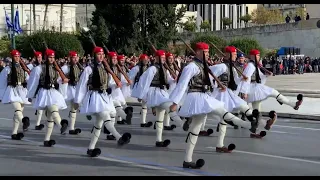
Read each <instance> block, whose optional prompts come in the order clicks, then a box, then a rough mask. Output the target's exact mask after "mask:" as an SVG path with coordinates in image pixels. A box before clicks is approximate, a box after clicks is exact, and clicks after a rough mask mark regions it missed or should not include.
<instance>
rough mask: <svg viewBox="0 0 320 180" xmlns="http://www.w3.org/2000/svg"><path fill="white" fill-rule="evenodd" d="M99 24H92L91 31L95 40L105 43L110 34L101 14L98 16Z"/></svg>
mask: <svg viewBox="0 0 320 180" xmlns="http://www.w3.org/2000/svg"><path fill="white" fill-rule="evenodd" d="M98 23H99V26H92V27H91V28H92V31H93V32H94V34H93V36H94V39H95V41H96V42H98V43H99V44H102V43H104V44H107V43H108V38H109V35H110V32H109V29H108V27H107V25H106V21H105V20H104V19H103V17H102V16H99V17H98Z"/></svg>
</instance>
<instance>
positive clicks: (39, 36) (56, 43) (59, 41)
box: [16, 31, 84, 58]
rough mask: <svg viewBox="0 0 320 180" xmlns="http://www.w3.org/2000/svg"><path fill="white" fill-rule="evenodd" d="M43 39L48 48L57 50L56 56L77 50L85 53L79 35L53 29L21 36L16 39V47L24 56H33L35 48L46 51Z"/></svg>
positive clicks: (63, 55) (80, 53)
mask: <svg viewBox="0 0 320 180" xmlns="http://www.w3.org/2000/svg"><path fill="white" fill-rule="evenodd" d="M43 40H45V42H46V43H47V45H48V48H50V49H52V50H54V51H55V52H56V57H57V58H61V57H65V56H67V55H68V53H69V51H77V52H78V54H79V55H83V53H84V51H83V48H82V46H81V43H80V41H79V40H78V39H77V36H75V35H73V34H69V33H58V32H53V31H41V32H40V31H39V32H36V33H34V34H32V35H31V36H26V35H25V36H19V38H17V40H16V42H17V43H16V47H17V49H18V50H19V51H21V53H22V56H24V57H32V56H33V50H32V48H31V46H30V44H32V46H33V47H34V48H35V50H36V51H41V52H45V46H44V44H43Z"/></svg>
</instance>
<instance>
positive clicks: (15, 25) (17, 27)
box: [14, 7, 22, 34]
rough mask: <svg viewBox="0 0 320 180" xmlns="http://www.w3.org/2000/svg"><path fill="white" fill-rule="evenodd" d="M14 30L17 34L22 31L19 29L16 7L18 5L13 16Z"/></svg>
mask: <svg viewBox="0 0 320 180" xmlns="http://www.w3.org/2000/svg"><path fill="white" fill-rule="evenodd" d="M14 31H15V32H16V33H17V34H21V33H22V29H21V26H20V19H19V9H18V7H17V10H16V15H15V17H14Z"/></svg>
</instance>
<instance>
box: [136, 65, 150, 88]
mask: <svg viewBox="0 0 320 180" xmlns="http://www.w3.org/2000/svg"><path fill="white" fill-rule="evenodd" d="M138 67H139V71H138V73H137V75H136V77H135V78H134V84H136V83H138V82H139V79H140V76H141V75H142V74H143V73H144V72H145V71H146V70H147V69H148V68H149V64H147V65H142V64H141V65H138ZM140 71H141V72H140Z"/></svg>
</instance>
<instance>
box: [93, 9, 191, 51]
mask: <svg viewBox="0 0 320 180" xmlns="http://www.w3.org/2000/svg"><path fill="white" fill-rule="evenodd" d="M95 6H96V10H95V11H94V12H93V13H92V15H93V18H92V25H93V27H94V26H96V27H98V26H100V23H99V21H101V18H103V19H104V20H105V23H106V27H108V30H109V34H110V35H109V37H108V42H107V44H106V45H107V47H108V48H110V49H113V48H114V49H116V50H117V51H118V53H133V52H141V51H143V52H145V51H146V50H149V49H150V45H149V44H148V43H147V42H148V40H150V41H151V42H152V43H154V45H155V46H156V47H157V48H158V49H160V48H163V49H165V48H166V47H167V43H168V42H169V41H171V40H172V37H174V36H175V35H176V33H177V32H176V27H177V26H178V24H179V21H180V19H181V18H182V17H183V15H184V12H185V10H186V7H185V6H182V7H181V8H177V4H95ZM99 19H100V20H99ZM92 31H93V33H96V31H98V29H97V28H96V29H95V28H92ZM97 34H99V33H97ZM95 39H96V37H95ZM100 41H102V40H101V39H100ZM96 43H97V45H98V44H100V42H96Z"/></svg>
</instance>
